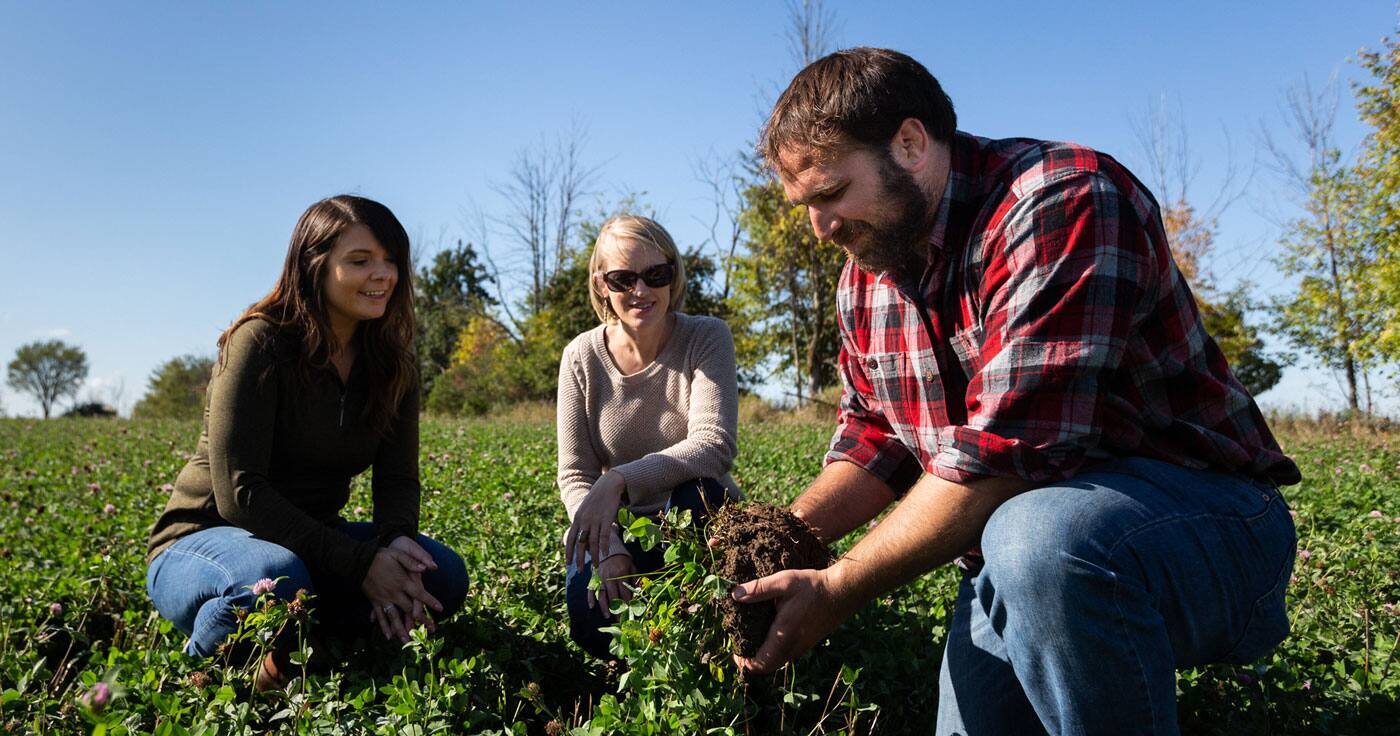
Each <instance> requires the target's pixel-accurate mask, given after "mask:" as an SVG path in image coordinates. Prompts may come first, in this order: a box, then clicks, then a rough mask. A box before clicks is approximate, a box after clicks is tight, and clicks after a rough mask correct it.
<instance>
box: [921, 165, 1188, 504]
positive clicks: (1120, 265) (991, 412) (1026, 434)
mask: <svg viewBox="0 0 1400 736" xmlns="http://www.w3.org/2000/svg"><path fill="white" fill-rule="evenodd" d="M1146 232H1147V231H1146V229H1145V228H1144V227H1143V225H1142V224H1141V223H1140V222H1139V221H1138V219H1137V216H1136V215H1135V211H1134V209H1133V207H1132V206H1131V203H1130V202H1128V201H1127V200H1126V198H1125V197H1124V195H1123V194H1122V193H1121V192H1120V191H1119V190H1118V189H1117V188H1116V187H1115V186H1114V185H1113V183H1112V182H1111V181H1110V180H1109V179H1108V178H1107V177H1105V176H1103V175H1102V174H1099V173H1096V172H1086V171H1078V172H1072V173H1070V174H1067V175H1065V176H1063V177H1061V178H1059V179H1057V180H1054V181H1049V182H1047V183H1045V184H1044V185H1043V186H1041V187H1039V188H1038V189H1036V190H1035V191H1032V192H1029V193H1027V194H1026V195H1025V196H1024V197H1022V198H1021V199H1020V200H1019V201H1018V202H1017V203H1016V204H1015V205H1013V206H1012V208H1011V209H1010V210H1009V211H1008V213H1007V216H1006V218H1005V219H1004V220H1003V225H1002V233H1001V236H1000V238H998V239H997V241H996V242H995V245H996V247H995V248H994V249H993V251H994V252H993V253H992V254H991V256H990V257H989V260H988V263H987V267H986V271H985V274H984V276H983V280H982V293H981V303H982V305H983V310H982V312H983V314H982V335H983V336H982V340H981V344H980V345H979V346H974V349H975V350H976V351H977V353H978V356H977V359H976V362H977V364H978V368H977V370H976V372H975V373H973V374H972V375H970V376H969V377H968V378H969V383H968V388H967V399H966V400H967V410H968V411H967V422H966V424H964V425H959V426H947V427H943V428H941V429H940V430H939V437H938V445H939V451H938V453H937V454H936V455H935V457H934V460H933V467H932V468H931V470H932V472H934V473H936V474H937V475H939V476H940V477H942V478H945V479H947V480H951V481H955V482H959V483H966V482H968V481H970V480H974V479H977V478H983V477H989V476H1008V477H1019V478H1024V479H1026V480H1030V481H1036V482H1042V481H1051V480H1057V479H1062V478H1065V477H1067V476H1069V475H1072V474H1073V473H1074V472H1075V471H1076V470H1077V469H1078V468H1079V467H1080V466H1081V465H1082V464H1083V462H1084V459H1085V456H1086V453H1087V452H1089V451H1090V450H1091V449H1093V448H1094V447H1096V446H1097V445H1098V444H1099V442H1100V439H1101V435H1102V429H1103V427H1104V426H1105V422H1104V421H1103V419H1102V416H1101V414H1102V413H1103V412H1104V411H1105V410H1106V409H1107V407H1106V406H1105V402H1106V401H1108V399H1106V397H1109V396H1112V395H1113V392H1111V391H1108V390H1105V383H1106V382H1107V381H1109V380H1110V379H1111V375H1112V374H1113V372H1114V371H1115V370H1116V369H1117V368H1118V366H1119V365H1120V364H1121V363H1122V361H1123V356H1124V352H1125V350H1126V349H1127V346H1128V345H1129V344H1130V341H1131V338H1132V335H1133V332H1134V331H1135V330H1137V329H1139V327H1140V325H1139V320H1140V317H1141V315H1140V314H1139V310H1140V309H1141V308H1142V305H1143V304H1145V303H1147V302H1148V301H1149V300H1150V296H1151V295H1144V293H1143V289H1144V288H1147V287H1145V286H1144V285H1147V284H1157V283H1162V280H1163V279H1162V275H1161V274H1158V273H1156V272H1157V271H1158V270H1159V268H1161V267H1163V265H1164V264H1161V263H1160V260H1161V256H1160V255H1159V254H1158V252H1157V249H1158V247H1164V246H1165V244H1154V243H1153V242H1151V240H1150V239H1149V238H1148V236H1147V234H1146Z"/></svg>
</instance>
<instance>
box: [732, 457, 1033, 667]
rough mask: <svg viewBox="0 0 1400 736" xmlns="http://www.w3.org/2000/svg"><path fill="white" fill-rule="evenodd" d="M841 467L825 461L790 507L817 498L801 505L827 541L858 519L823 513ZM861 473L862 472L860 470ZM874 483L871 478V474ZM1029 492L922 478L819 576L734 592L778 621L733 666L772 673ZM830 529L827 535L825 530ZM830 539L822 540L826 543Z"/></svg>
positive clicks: (970, 538) (1016, 482)
mask: <svg viewBox="0 0 1400 736" xmlns="http://www.w3.org/2000/svg"><path fill="white" fill-rule="evenodd" d="M838 465H841V463H832V464H831V465H828V466H827V470H825V471H823V472H822V475H821V476H819V477H818V479H817V480H818V482H817V483H813V485H812V488H811V489H808V491H807V492H806V493H804V494H803V496H802V497H801V498H799V499H798V502H797V503H794V504H793V505H794V507H795V508H796V507H799V506H800V505H801V504H803V503H804V502H806V501H807V500H809V499H810V498H812V497H813V496H822V500H823V503H820V504H813V505H808V506H801V508H802V509H803V510H805V511H806V512H807V513H806V515H805V516H806V517H807V518H810V517H811V516H812V515H816V516H823V515H824V517H825V519H827V520H831V519H835V520H836V521H834V522H832V521H825V522H819V525H820V527H821V528H824V529H826V530H827V534H828V535H830V536H835V535H839V534H840V533H844V532H843V531H842V530H845V529H846V527H847V526H849V525H850V522H851V521H853V520H856V519H860V518H861V517H862V516H864V515H865V513H866V511H867V510H868V509H860V510H858V511H859V513H851V512H849V511H848V512H846V513H845V514H841V513H829V507H830V502H831V501H832V500H833V499H834V495H832V494H830V493H828V491H829V490H830V489H829V488H824V487H823V484H822V481H823V479H824V478H827V475H828V472H829V471H831V469H832V468H835V467H837V466H838ZM837 472H839V471H837ZM860 472H864V471H860ZM871 477H873V476H871ZM1031 486H1032V484H1031V483H1029V482H1027V481H1024V480H1021V479H1019V478H986V479H983V480H978V481H973V482H972V483H970V484H967V485H963V484H959V483H953V482H951V481H947V480H943V479H941V478H939V477H938V476H934V475H925V476H924V477H922V478H920V479H919V482H917V483H915V484H914V486H913V487H912V488H910V489H909V491H908V492H907V493H905V495H904V498H903V499H902V500H901V501H900V502H899V505H898V506H895V508H894V510H893V511H891V512H890V514H889V516H887V517H885V520H884V521H883V522H881V523H880V525H879V526H877V527H875V528H874V529H872V530H870V533H868V534H866V535H865V537H863V538H862V539H861V540H860V541H859V542H857V543H856V545H855V546H854V547H852V548H851V550H850V551H849V552H847V553H846V554H845V555H844V556H843V557H842V558H841V559H840V560H837V561H836V564H834V565H832V566H831V567H828V568H826V569H825V570H785V571H783V572H780V573H776V574H774V575H769V576H768V577H766V578H760V579H758V580H756V581H754V582H752V583H745V584H744V585H740V586H737V587H736V588H735V589H734V593H733V595H734V599H735V600H737V601H740V602H750V601H760V600H772V601H773V602H774V604H775V605H776V606H777V608H778V615H777V618H775V619H774V620H773V627H772V628H771V629H769V631H768V638H767V639H766V640H765V641H764V642H763V646H762V647H760V648H759V650H758V653H757V654H755V655H754V656H753V658H752V659H748V660H745V659H742V658H740V657H735V658H734V659H735V663H737V664H738V665H739V666H740V667H746V668H748V669H753V670H755V671H758V672H772V671H773V670H775V669H777V668H778V667H781V666H782V665H783V664H785V663H786V662H789V661H791V660H792V659H793V658H794V657H796V656H798V655H799V654H801V653H803V652H805V651H807V650H808V649H810V648H812V646H813V645H815V644H816V643H817V642H819V641H821V640H822V638H824V637H825V636H826V635H827V634H830V633H831V632H832V630H834V629H835V628H836V627H837V626H838V625H840V623H841V622H842V621H845V620H846V619H847V618H850V616H851V614H852V613H854V612H855V610H856V609H857V608H859V607H861V606H863V605H865V604H866V603H868V602H869V601H872V600H874V599H875V598H876V596H879V595H882V594H884V593H885V592H886V591H889V590H892V589H894V588H896V587H898V586H900V585H903V584H905V583H907V582H909V581H910V580H913V579H914V578H916V577H918V576H920V575H922V574H924V573H926V572H928V571H929V570H932V569H933V568H935V567H937V566H939V565H943V564H946V563H948V562H951V561H952V560H953V559H954V558H956V557H957V556H958V555H960V554H963V553H964V552H966V551H967V550H968V549H970V548H971V547H972V546H974V545H975V544H977V541H978V539H980V538H981V536H982V527H984V526H986V524H987V519H988V517H990V516H991V515H992V512H993V511H995V510H996V508H997V507H998V506H1000V505H1001V503H1002V502H1003V501H1005V500H1006V499H1008V498H1010V497H1011V496H1014V495H1016V494H1017V493H1020V492H1021V491H1023V490H1026V489H1027V488H1030V487H1031ZM833 529H834V530H836V534H835V535H833V533H832V531H831V530H833ZM828 538H829V537H828Z"/></svg>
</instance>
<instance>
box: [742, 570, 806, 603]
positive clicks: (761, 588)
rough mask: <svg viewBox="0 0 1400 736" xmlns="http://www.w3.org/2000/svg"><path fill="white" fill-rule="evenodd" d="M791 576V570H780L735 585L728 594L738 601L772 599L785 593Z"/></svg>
mask: <svg viewBox="0 0 1400 736" xmlns="http://www.w3.org/2000/svg"><path fill="white" fill-rule="evenodd" d="M791 577H792V571H791V570H782V571H779V572H775V573H773V574H772V575H769V576H767V577H762V578H759V579H757V580H751V581H749V582H747V583H743V584H740V585H736V586H734V588H733V589H732V590H730V591H729V594H730V595H731V596H733V597H734V600H736V601H739V602H740V603H758V602H759V601H766V600H772V599H773V598H777V597H779V596H782V595H783V594H785V593H787V591H788V586H789V583H790V580H791Z"/></svg>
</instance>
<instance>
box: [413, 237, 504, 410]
mask: <svg viewBox="0 0 1400 736" xmlns="http://www.w3.org/2000/svg"><path fill="white" fill-rule="evenodd" d="M493 281H494V279H492V278H491V276H490V274H488V273H487V272H486V269H485V267H484V266H482V265H481V264H480V263H478V262H477V254H476V249H475V248H473V247H472V244H471V243H463V242H462V241H460V240H459V241H457V247H456V248H449V249H447V250H442V251H439V252H438V253H436V254H435V255H434V256H433V260H432V262H431V263H429V264H428V265H426V266H424V267H423V268H422V269H420V270H419V272H418V275H417V279H416V280H415V284H414V296H415V298H416V300H417V301H416V304H415V305H414V309H415V312H416V314H415V317H416V319H417V323H418V335H417V341H416V345H415V348H416V349H417V351H418V371H419V376H420V377H421V380H422V385H421V389H422V391H423V395H424V396H428V395H430V394H431V392H432V389H433V384H434V383H435V382H436V381H437V378H438V376H439V375H441V374H442V372H443V371H444V370H446V369H447V368H448V367H449V366H450V365H451V364H452V354H453V353H454V352H455V351H456V349H457V336H458V335H460V334H461V333H462V330H464V329H466V328H467V325H468V324H469V323H470V322H471V320H472V319H473V317H475V316H478V315H481V314H485V313H486V311H487V310H488V309H489V308H490V307H491V306H492V305H494V304H495V303H496V300H495V299H494V298H492V297H491V294H490V293H489V292H488V291H487V290H486V289H487V285H488V284H490V283H492V282H493Z"/></svg>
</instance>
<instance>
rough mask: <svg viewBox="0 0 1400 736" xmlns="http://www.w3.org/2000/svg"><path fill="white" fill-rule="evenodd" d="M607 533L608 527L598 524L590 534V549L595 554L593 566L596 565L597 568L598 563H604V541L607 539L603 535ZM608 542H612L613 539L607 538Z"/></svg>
mask: <svg viewBox="0 0 1400 736" xmlns="http://www.w3.org/2000/svg"><path fill="white" fill-rule="evenodd" d="M605 534H607V527H604V526H597V527H594V528H593V532H592V534H591V535H590V538H589V540H588V542H589V551H590V552H591V553H592V554H593V566H594V567H595V568H596V567H597V566H598V565H600V564H602V560H603V544H604V541H605V540H604V537H603V535H605ZM607 543H609V544H611V540H607Z"/></svg>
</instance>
